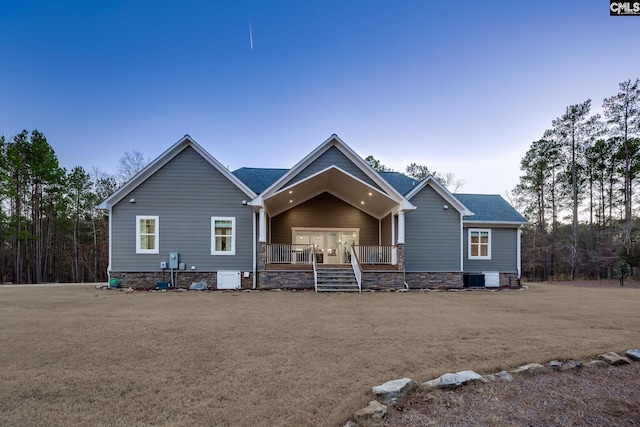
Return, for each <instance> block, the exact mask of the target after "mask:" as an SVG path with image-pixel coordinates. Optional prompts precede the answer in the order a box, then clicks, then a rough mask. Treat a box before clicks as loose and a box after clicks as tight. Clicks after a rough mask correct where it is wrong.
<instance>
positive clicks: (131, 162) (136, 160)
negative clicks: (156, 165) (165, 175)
mask: <svg viewBox="0 0 640 427" xmlns="http://www.w3.org/2000/svg"><path fill="white" fill-rule="evenodd" d="M147 164H149V159H145V158H144V156H143V155H142V153H141V152H139V151H137V150H133V152H131V153H130V152H128V151H125V153H124V155H123V156H122V157H121V158H120V161H119V162H118V181H119V184H120V185H123V184H124V183H125V182H127V181H129V180H130V179H131V178H133V177H134V176H135V175H136V174H138V172H140V171H141V170H142V169H144V168H145V166H147Z"/></svg>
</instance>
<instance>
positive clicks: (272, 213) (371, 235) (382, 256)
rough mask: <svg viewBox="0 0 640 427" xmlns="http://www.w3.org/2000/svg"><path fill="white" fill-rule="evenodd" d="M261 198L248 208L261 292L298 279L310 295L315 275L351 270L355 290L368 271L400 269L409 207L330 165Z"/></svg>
mask: <svg viewBox="0 0 640 427" xmlns="http://www.w3.org/2000/svg"><path fill="white" fill-rule="evenodd" d="M266 193H267V194H265V195H264V196H263V197H262V199H261V200H259V204H260V205H259V206H257V208H258V209H256V211H257V213H258V221H257V228H258V230H259V233H258V236H257V237H258V262H257V268H258V276H259V278H260V280H259V283H260V285H261V286H267V285H269V283H268V282H273V281H274V280H280V281H283V283H292V278H293V277H294V276H298V277H299V280H293V282H294V283H298V284H300V285H302V287H308V286H314V287H316V289H317V286H318V274H319V273H320V274H322V273H323V270H324V271H326V270H329V269H333V270H350V271H352V272H353V275H354V279H355V281H356V282H357V285H358V288H359V289H361V288H362V285H363V283H365V282H366V277H364V276H366V275H367V274H368V272H375V273H376V274H378V273H380V272H385V271H386V272H390V273H395V274H396V275H397V273H398V272H403V271H404V214H405V210H409V208H408V207H407V206H406V203H404V202H406V200H405V199H404V198H403V197H402V196H399V195H398V194H397V193H395V194H394V193H391V194H389V193H388V192H386V191H385V189H383V188H380V187H378V186H377V185H375V183H366V182H363V181H362V180H360V179H357V178H355V177H354V176H352V175H350V174H348V173H346V172H344V171H342V170H340V169H339V168H337V167H335V166H332V167H329V168H327V169H325V170H323V171H321V172H319V173H317V174H314V175H312V176H309V177H307V178H304V179H301V180H298V181H295V180H294V182H290V183H288V184H287V185H284V186H283V187H282V188H281V189H279V190H277V191H273V192H272V194H269V192H266ZM256 202H257V201H254V202H252V205H253V206H256V204H257V203H256ZM411 208H412V207H411ZM275 273H278V274H275ZM343 273H346V271H343ZM285 276H286V280H284V277H285ZM394 281H395V282H397V280H394Z"/></svg>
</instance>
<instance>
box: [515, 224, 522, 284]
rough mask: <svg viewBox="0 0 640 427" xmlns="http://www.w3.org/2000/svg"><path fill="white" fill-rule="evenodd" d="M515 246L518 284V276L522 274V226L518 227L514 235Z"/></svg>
mask: <svg viewBox="0 0 640 427" xmlns="http://www.w3.org/2000/svg"><path fill="white" fill-rule="evenodd" d="M516 236H517V237H516V245H518V250H517V252H516V254H517V255H516V268H517V270H518V282H520V275H521V273H522V258H521V254H520V250H521V246H520V245H521V244H522V225H520V226H518V232H517V234H516Z"/></svg>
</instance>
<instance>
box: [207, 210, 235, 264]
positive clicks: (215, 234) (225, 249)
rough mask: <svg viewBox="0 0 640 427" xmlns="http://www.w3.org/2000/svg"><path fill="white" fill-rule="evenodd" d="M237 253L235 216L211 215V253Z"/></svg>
mask: <svg viewBox="0 0 640 427" xmlns="http://www.w3.org/2000/svg"><path fill="white" fill-rule="evenodd" d="M235 254H236V219H235V217H221V216H213V217H211V255H235Z"/></svg>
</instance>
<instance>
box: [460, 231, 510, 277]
mask: <svg viewBox="0 0 640 427" xmlns="http://www.w3.org/2000/svg"><path fill="white" fill-rule="evenodd" d="M469 228H485V229H486V228H487V227H467V226H466V225H465V228H464V233H463V234H464V271H465V272H481V271H499V272H503V273H507V272H515V271H517V262H518V252H517V251H518V230H517V229H516V228H493V229H491V259H490V260H470V259H469Z"/></svg>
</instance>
